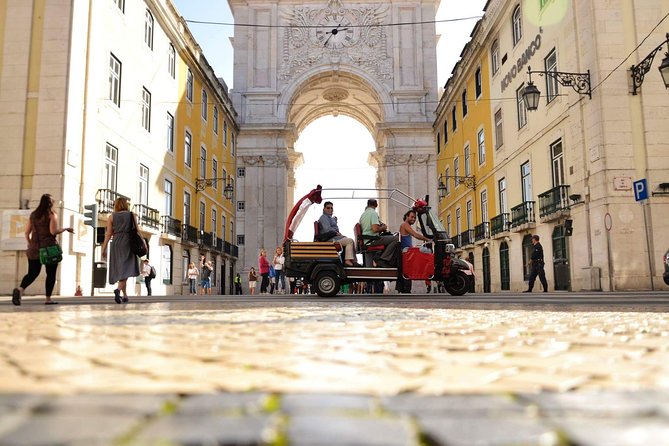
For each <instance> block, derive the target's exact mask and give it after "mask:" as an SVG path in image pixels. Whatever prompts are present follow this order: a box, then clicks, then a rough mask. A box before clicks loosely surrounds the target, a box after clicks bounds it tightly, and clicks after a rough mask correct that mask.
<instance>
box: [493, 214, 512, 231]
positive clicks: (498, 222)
mask: <svg viewBox="0 0 669 446" xmlns="http://www.w3.org/2000/svg"><path fill="white" fill-rule="evenodd" d="M508 230H509V214H508V213H503V214H499V215H496V216H494V217H493V218H492V219H491V220H490V235H497V234H500V233H502V232H507V231H508Z"/></svg>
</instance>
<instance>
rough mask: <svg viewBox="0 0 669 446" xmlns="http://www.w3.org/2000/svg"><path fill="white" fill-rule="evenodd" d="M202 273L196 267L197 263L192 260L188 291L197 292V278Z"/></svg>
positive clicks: (189, 270)
mask: <svg viewBox="0 0 669 446" xmlns="http://www.w3.org/2000/svg"><path fill="white" fill-rule="evenodd" d="M199 275H200V271H198V269H197V268H196V267H195V263H193V262H190V263H189V264H188V286H189V290H188V292H189V293H190V294H191V295H195V294H197V278H198V276H199Z"/></svg>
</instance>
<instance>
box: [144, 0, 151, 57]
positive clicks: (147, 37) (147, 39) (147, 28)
mask: <svg viewBox="0 0 669 446" xmlns="http://www.w3.org/2000/svg"><path fill="white" fill-rule="evenodd" d="M144 43H146V46H148V47H149V48H150V49H153V15H151V12H150V11H149V10H148V9H147V10H146V12H145V13H144Z"/></svg>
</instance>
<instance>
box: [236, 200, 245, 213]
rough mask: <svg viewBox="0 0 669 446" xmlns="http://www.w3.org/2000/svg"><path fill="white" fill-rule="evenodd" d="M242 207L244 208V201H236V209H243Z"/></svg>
mask: <svg viewBox="0 0 669 446" xmlns="http://www.w3.org/2000/svg"><path fill="white" fill-rule="evenodd" d="M244 209H246V202H244V201H238V202H237V210H238V211H243V210H244Z"/></svg>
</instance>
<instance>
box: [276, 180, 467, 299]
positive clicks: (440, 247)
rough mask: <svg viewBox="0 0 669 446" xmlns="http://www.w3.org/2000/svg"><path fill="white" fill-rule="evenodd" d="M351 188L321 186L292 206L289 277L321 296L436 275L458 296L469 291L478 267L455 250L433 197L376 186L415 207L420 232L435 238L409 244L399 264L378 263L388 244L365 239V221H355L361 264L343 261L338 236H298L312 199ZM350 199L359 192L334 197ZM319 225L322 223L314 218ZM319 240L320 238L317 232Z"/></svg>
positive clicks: (287, 252) (319, 199)
mask: <svg viewBox="0 0 669 446" xmlns="http://www.w3.org/2000/svg"><path fill="white" fill-rule="evenodd" d="M341 190H347V191H350V190H352V189H323V188H322V187H321V186H320V185H318V186H317V187H316V188H315V189H313V190H311V192H309V193H308V194H306V195H305V196H304V197H302V198H301V199H300V200H298V202H297V203H296V204H295V206H293V209H292V210H291V212H290V214H289V215H288V219H287V220H286V228H285V232H284V239H283V250H284V257H285V264H284V271H285V274H286V276H287V277H294V278H296V279H297V278H299V279H301V280H302V281H304V282H306V283H307V284H310V285H311V286H312V289H314V290H315V291H316V294H318V295H319V296H320V297H333V296H335V295H336V294H337V293H338V292H339V289H340V287H341V285H342V284H347V283H354V282H360V281H372V280H382V281H386V280H387V281H396V280H398V279H399V278H400V274H401V275H402V278H404V279H405V280H434V281H438V282H441V283H442V284H443V286H444V289H445V290H446V291H447V292H448V293H449V294H451V295H453V296H462V295H464V294H465V293H466V292H467V291H468V290H469V289H470V286H471V283H472V282H473V274H474V271H473V266H472V265H471V264H470V263H469V262H467V261H465V260H462V259H459V258H457V257H456V255H455V246H454V245H453V244H452V243H450V242H451V240H450V238H449V237H448V234H447V232H446V229H445V228H444V226H443V225H442V223H441V222H440V221H439V218H438V217H437V215H436V214H435V213H434V211H433V210H432V209H431V208H430V206H429V196H428V197H425V199H424V200H422V199H415V198H411V197H410V196H408V195H407V194H405V193H403V192H401V191H399V190H397V189H386V190H376V189H375V190H374V191H375V192H376V191H378V192H384V193H386V194H387V196H385V197H376V198H378V199H388V200H392V201H394V202H396V203H399V204H401V205H403V206H406V207H407V208H409V209H412V210H414V211H415V212H416V216H417V219H416V221H417V223H418V226H419V227H420V232H421V233H422V234H423V235H424V236H425V237H427V238H429V239H430V240H431V241H430V242H426V243H425V245H424V246H422V247H411V248H405V249H404V250H403V252H402V253H401V267H400V268H382V267H373V266H372V265H373V259H374V255H375V254H377V255H379V254H380V253H381V251H382V250H383V248H384V247H383V246H368V245H366V243H365V241H366V240H368V239H369V238H368V236H364V237H363V235H362V230H361V228H360V224H356V226H355V228H354V232H355V247H356V251H357V253H358V254H362V257H363V264H362V266H348V265H345V263H344V261H343V251H342V247H341V246H340V245H339V244H338V243H337V242H336V241H329V242H318V241H313V242H301V241H297V240H294V239H293V235H294V234H295V231H296V230H297V228H298V227H299V225H300V223H301V221H302V219H303V218H304V216H305V215H306V213H307V211H308V209H309V208H310V206H311V205H313V204H320V203H321V202H322V201H323V197H322V194H323V192H325V191H341ZM342 198H344V199H351V198H360V197H351V196H348V197H333V198H328V199H329V200H330V199H337V200H340V199H342ZM314 230H315V231H318V225H317V223H316V222H315V223H314ZM314 240H316V237H314Z"/></svg>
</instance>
